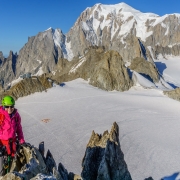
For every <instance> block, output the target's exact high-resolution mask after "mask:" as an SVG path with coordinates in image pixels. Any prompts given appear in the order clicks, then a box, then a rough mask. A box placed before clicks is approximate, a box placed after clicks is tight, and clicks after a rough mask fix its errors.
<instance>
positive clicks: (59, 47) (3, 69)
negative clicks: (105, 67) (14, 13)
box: [0, 3, 180, 87]
mask: <svg viewBox="0 0 180 180" xmlns="http://www.w3.org/2000/svg"><path fill="white" fill-rule="evenodd" d="M179 32H180V14H169V15H164V16H162V17H160V16H158V15H156V14H153V13H142V12H140V11H138V10H136V9H134V8H132V7H130V6H129V5H127V4H125V3H119V4H115V5H103V4H96V5H94V6H93V7H91V8H87V9H85V10H84V11H83V12H82V13H81V15H80V17H79V18H78V19H77V21H76V22H75V24H74V26H73V27H72V28H71V29H70V31H69V32H68V33H67V34H66V35H65V34H63V32H62V31H61V30H60V29H53V28H49V29H47V30H45V31H44V32H40V33H38V34H37V35H36V36H33V37H30V38H29V39H28V42H27V43H26V44H25V45H24V46H23V47H22V49H21V50H20V52H19V55H17V54H15V55H14V54H13V52H10V55H9V56H8V58H4V57H3V54H2V52H1V53H0V82H1V84H2V85H3V86H4V87H6V86H7V84H8V83H10V82H11V81H12V80H14V79H17V78H18V77H19V76H20V75H23V74H25V73H31V74H33V75H41V74H43V73H53V72H54V71H55V70H57V67H58V64H61V61H62V59H67V60H68V61H73V60H74V59H77V58H79V59H81V57H83V56H84V55H85V54H86V52H87V50H88V48H89V46H101V47H104V49H105V51H108V50H114V51H117V52H118V53H119V54H120V55H121V56H122V59H123V61H124V62H125V63H127V62H129V63H131V62H132V60H133V59H134V58H136V57H142V55H143V54H142V50H141V49H140V45H139V41H140V42H141V43H142V44H143V46H144V48H145V50H146V56H147V60H148V61H150V62H153V59H154V58H155V59H157V58H158V55H162V56H164V57H165V56H166V55H175V56H178V55H180V34H179Z"/></svg>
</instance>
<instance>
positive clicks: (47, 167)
mask: <svg viewBox="0 0 180 180" xmlns="http://www.w3.org/2000/svg"><path fill="white" fill-rule="evenodd" d="M59 167H61V168H58V169H57V167H56V163H55V161H54V159H53V156H52V154H51V153H50V151H49V150H48V153H47V155H46V157H44V155H43V154H41V150H40V149H37V148H36V147H34V146H31V145H28V146H26V145H25V146H21V148H20V150H19V152H18V155H17V159H16V160H15V159H14V160H13V162H12V167H11V169H10V173H8V174H6V175H5V176H4V177H2V178H1V180H10V179H11V180H24V179H27V180H35V179H39V180H43V179H46V178H47V179H49V180H68V172H67V170H66V169H65V168H64V167H63V165H62V164H59ZM70 180H71V179H70Z"/></svg>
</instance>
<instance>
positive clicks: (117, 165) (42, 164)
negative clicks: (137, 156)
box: [0, 122, 152, 180]
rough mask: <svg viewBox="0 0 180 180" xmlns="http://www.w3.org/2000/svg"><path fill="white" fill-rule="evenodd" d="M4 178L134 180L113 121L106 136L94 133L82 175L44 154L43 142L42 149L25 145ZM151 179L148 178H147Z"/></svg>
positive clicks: (5, 179) (30, 179)
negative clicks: (68, 169) (69, 170)
mask: <svg viewBox="0 0 180 180" xmlns="http://www.w3.org/2000/svg"><path fill="white" fill-rule="evenodd" d="M0 179H1V180H10V179H11V180H24V179H25V180H45V179H48V180H82V179H83V180H131V179H132V178H131V175H130V172H129V171H128V167H127V164H126V162H125V160H124V154H123V152H122V151H121V146H120V142H119V127H118V125H117V123H116V122H114V123H113V126H112V128H111V131H110V132H108V131H105V132H104V133H103V135H99V134H96V133H95V132H94V131H93V132H92V135H91V138H90V140H89V142H88V144H87V148H86V151H85V155H84V158H83V160H82V172H81V175H75V174H74V173H73V172H68V171H67V170H66V169H65V167H64V166H63V165H62V164H61V163H59V164H58V166H57V165H56V163H55V161H54V159H53V155H52V154H51V152H50V151H49V150H48V151H47V154H46V156H44V143H43V142H42V143H40V144H39V148H36V147H34V146H31V145H30V144H26V145H23V146H22V147H21V148H20V149H19V151H18V153H17V159H16V160H13V163H12V167H11V170H10V173H8V174H6V175H5V176H3V177H1V178H0ZM148 179H149V180H152V178H151V177H150V178H147V179H146V180H148Z"/></svg>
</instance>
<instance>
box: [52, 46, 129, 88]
mask: <svg viewBox="0 0 180 180" xmlns="http://www.w3.org/2000/svg"><path fill="white" fill-rule="evenodd" d="M67 64H68V63H66V65H65V66H64V69H63V68H62V71H58V70H56V72H55V74H54V75H52V76H50V78H51V79H55V80H56V81H58V82H62V81H69V80H73V79H76V78H83V79H85V80H89V83H90V84H91V85H93V86H96V87H98V88H101V89H104V90H107V91H112V90H117V91H126V90H128V89H129V88H130V87H131V86H132V85H133V83H132V80H131V79H130V76H129V74H128V71H127V68H126V67H125V64H124V61H123V59H122V57H121V56H120V54H119V53H118V52H116V51H107V52H105V50H104V48H103V47H96V46H93V47H89V48H88V49H86V54H85V55H84V56H83V57H81V58H76V59H74V60H72V61H71V62H69V64H70V65H67Z"/></svg>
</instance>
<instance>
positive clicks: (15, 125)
mask: <svg viewBox="0 0 180 180" xmlns="http://www.w3.org/2000/svg"><path fill="white" fill-rule="evenodd" d="M16 135H17V137H18V140H19V142H20V144H22V143H24V142H25V140H24V135H23V132H22V126H21V117H20V115H19V113H18V112H17V109H15V110H14V112H13V115H12V117H11V118H10V116H9V114H8V112H7V111H5V110H4V109H3V107H2V106H0V139H2V140H8V139H10V138H12V139H15V138H16Z"/></svg>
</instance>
